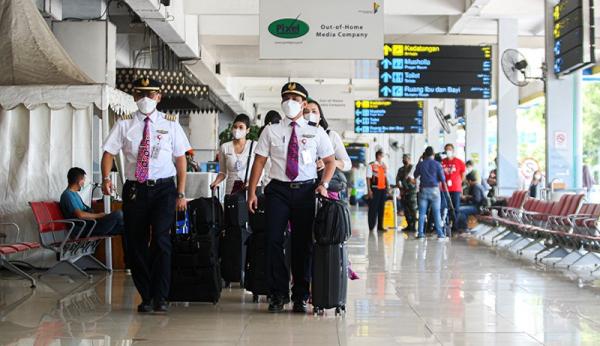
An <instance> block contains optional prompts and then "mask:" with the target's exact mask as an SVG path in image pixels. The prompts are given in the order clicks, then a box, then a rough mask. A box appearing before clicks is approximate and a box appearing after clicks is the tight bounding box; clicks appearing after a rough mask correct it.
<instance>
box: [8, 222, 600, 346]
mask: <svg viewBox="0 0 600 346" xmlns="http://www.w3.org/2000/svg"><path fill="white" fill-rule="evenodd" d="M365 216H366V214H365V212H364V211H353V225H354V230H353V237H352V239H351V240H350V242H349V244H348V246H349V251H350V254H351V256H350V259H351V261H352V267H353V269H354V270H355V271H357V272H358V274H359V275H360V276H361V279H360V280H357V281H352V282H350V283H349V295H348V305H347V308H348V311H347V314H346V316H345V317H336V316H334V313H333V311H329V312H328V313H327V314H326V315H325V316H323V317H315V316H313V315H311V314H307V315H298V314H292V313H287V312H286V313H283V314H279V315H273V314H269V313H268V312H266V308H267V305H266V303H265V302H261V303H259V304H255V303H252V295H251V294H248V293H244V292H243V291H242V290H240V289H239V288H232V289H227V290H225V291H224V292H223V296H222V298H221V301H220V302H219V303H218V304H217V305H214V306H213V305H212V304H189V305H186V304H181V303H180V304H178V305H175V306H172V307H171V312H170V313H169V314H168V315H166V316H158V315H143V316H142V315H138V314H137V313H136V312H135V311H134V310H135V306H136V305H137V304H138V303H139V300H138V298H137V294H136V292H135V289H134V288H133V284H132V282H131V278H130V277H129V276H127V275H125V273H122V272H117V273H114V274H113V275H112V276H108V275H103V274H100V273H98V274H95V275H94V279H93V280H91V281H85V280H79V281H70V280H68V279H67V278H64V277H45V278H42V279H41V280H40V284H39V287H38V288H37V289H35V290H34V291H32V290H30V289H29V288H28V284H27V283H26V282H25V281H23V280H17V279H16V278H14V277H12V276H8V274H6V273H4V272H3V273H2V274H3V275H2V278H1V279H0V343H1V344H7V345H10V344H15V345H34V344H35V345H129V344H148V345H153V344H155V345H185V344H190V345H199V344H200V345H202V344H203V345H288V344H298V345H336V344H339V345H391V344H399V345H542V344H545V345H600V294H599V293H600V291H599V290H598V289H596V288H587V287H586V288H579V287H578V285H577V283H576V282H573V281H570V280H568V279H566V278H565V277H564V276H563V275H562V274H560V273H557V272H544V271H541V270H539V269H536V268H533V267H530V266H529V265H528V264H526V263H524V262H520V261H517V260H513V259H510V258H508V257H506V256H503V255H499V254H497V253H496V252H494V251H493V250H492V249H490V248H488V247H487V246H484V245H482V244H478V243H477V242H474V241H466V240H464V239H455V240H452V241H451V242H449V243H448V242H446V243H441V242H438V241H437V240H435V239H429V240H426V241H417V240H414V239H409V240H405V239H404V237H403V236H402V234H401V233H398V234H396V233H395V232H393V231H388V232H386V233H379V234H369V233H368V231H367V229H366V228H367V227H366V220H365Z"/></svg>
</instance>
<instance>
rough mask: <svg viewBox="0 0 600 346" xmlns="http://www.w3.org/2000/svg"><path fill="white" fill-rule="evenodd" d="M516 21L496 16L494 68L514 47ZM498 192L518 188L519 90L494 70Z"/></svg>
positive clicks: (505, 192) (503, 192) (517, 24)
mask: <svg viewBox="0 0 600 346" xmlns="http://www.w3.org/2000/svg"><path fill="white" fill-rule="evenodd" d="M518 34H519V22H518V21H517V20H516V19H512V18H501V19H498V59H496V62H497V63H498V66H497V69H498V71H501V70H502V67H501V66H500V61H501V59H500V58H501V57H502V53H503V52H504V51H505V50H507V49H510V48H512V49H516V48H517V47H518ZM496 90H497V98H498V100H497V103H498V191H499V194H500V195H510V194H511V193H512V192H513V191H514V190H516V189H517V188H518V187H519V162H518V161H517V159H518V157H517V154H518V141H517V106H518V104H519V89H518V87H516V86H515V85H513V84H512V83H511V82H510V81H509V80H508V79H507V78H506V77H505V76H504V74H502V73H498V85H497V88H496Z"/></svg>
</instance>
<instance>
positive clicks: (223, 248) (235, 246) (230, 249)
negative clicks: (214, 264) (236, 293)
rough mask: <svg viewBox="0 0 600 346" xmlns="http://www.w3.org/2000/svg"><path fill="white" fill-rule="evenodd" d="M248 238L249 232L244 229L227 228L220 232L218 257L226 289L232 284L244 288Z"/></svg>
mask: <svg viewBox="0 0 600 346" xmlns="http://www.w3.org/2000/svg"><path fill="white" fill-rule="evenodd" d="M248 236H249V232H248V230H247V229H246V228H245V227H237V226H227V227H225V228H224V229H223V231H222V232H221V235H220V239H219V244H220V249H219V256H220V261H221V262H220V266H221V276H222V277H223V280H224V281H225V286H226V287H227V286H229V284H230V283H232V282H239V283H240V287H244V282H245V280H244V276H245V275H244V267H245V264H246V240H247V239H248Z"/></svg>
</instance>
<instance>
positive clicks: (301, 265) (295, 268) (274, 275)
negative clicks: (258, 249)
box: [265, 181, 316, 300]
mask: <svg viewBox="0 0 600 346" xmlns="http://www.w3.org/2000/svg"><path fill="white" fill-rule="evenodd" d="M315 188H316V184H314V183H308V184H302V185H299V186H295V188H292V187H291V186H290V185H289V183H283V182H278V181H272V182H271V183H270V184H269V185H268V186H267V187H266V188H265V196H266V208H265V215H266V219H267V237H266V238H267V239H266V241H267V251H266V252H267V254H266V255H267V256H266V257H267V258H266V264H267V281H268V284H269V288H270V291H271V294H272V295H278V296H282V297H289V290H290V289H289V287H290V282H289V281H290V280H289V277H290V276H289V272H288V268H287V266H286V262H285V261H286V259H285V253H284V242H285V232H286V230H287V228H288V222H289V225H290V226H291V227H290V228H291V242H292V276H293V281H294V287H293V288H292V300H306V299H308V297H309V289H310V280H311V266H312V224H313V221H314V218H315Z"/></svg>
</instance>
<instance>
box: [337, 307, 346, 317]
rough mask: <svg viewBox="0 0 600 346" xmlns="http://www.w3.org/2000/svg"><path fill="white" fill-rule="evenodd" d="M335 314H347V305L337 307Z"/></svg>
mask: <svg viewBox="0 0 600 346" xmlns="http://www.w3.org/2000/svg"><path fill="white" fill-rule="evenodd" d="M335 315H336V316H338V315H339V316H345V315H346V306H344V305H342V306H338V307H337V308H335Z"/></svg>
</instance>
